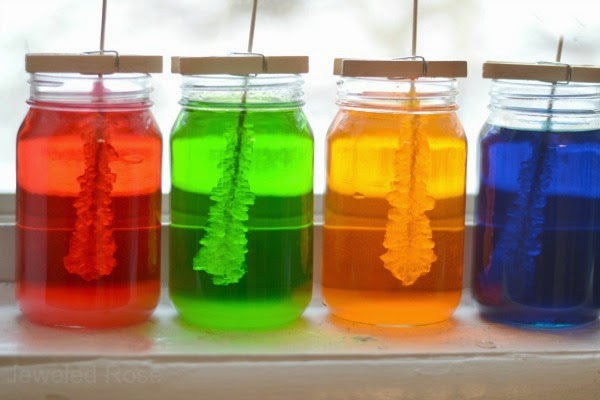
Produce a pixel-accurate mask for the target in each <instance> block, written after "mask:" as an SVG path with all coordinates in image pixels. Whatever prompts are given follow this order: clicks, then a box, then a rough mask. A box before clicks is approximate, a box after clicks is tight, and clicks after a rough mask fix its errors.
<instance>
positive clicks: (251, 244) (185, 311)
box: [169, 75, 313, 329]
mask: <svg viewBox="0 0 600 400" xmlns="http://www.w3.org/2000/svg"><path fill="white" fill-rule="evenodd" d="M302 95H303V92H302V78H301V77H300V76H298V75H258V76H250V77H245V76H231V75H219V76H217V75H213V76H200V75H193V76H184V77H183V85H182V100H181V105H182V110H181V112H180V114H179V117H178V118H177V121H176V122H175V125H174V127H173V131H172V134H171V167H172V168H171V173H172V189H171V233H170V257H171V259H170V279H169V281H170V282H169V287H170V295H171V299H172V300H173V303H174V304H175V307H176V308H177V310H178V311H179V313H180V315H181V317H182V318H183V319H184V320H186V321H189V322H191V323H193V324H196V325H201V326H205V327H211V328H218V329H260V328H268V327H273V326H278V325H283V324H286V323H289V322H291V321H293V320H295V319H296V318H298V317H299V316H300V315H301V314H302V312H303V311H304V309H305V308H306V306H307V305H308V303H309V301H310V297H311V291H312V258H313V256H312V246H313V245H312V243H313V242H312V234H313V225H312V223H313V137H312V133H311V130H310V127H309V125H308V122H307V120H306V117H305V115H304V113H303V112H302V108H301V107H302V105H303V104H304V103H303V101H302Z"/></svg>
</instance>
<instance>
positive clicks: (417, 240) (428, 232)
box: [322, 110, 467, 325]
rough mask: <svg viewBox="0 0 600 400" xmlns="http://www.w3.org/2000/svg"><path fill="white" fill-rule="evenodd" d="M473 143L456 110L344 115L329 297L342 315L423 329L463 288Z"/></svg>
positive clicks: (331, 196)
mask: <svg viewBox="0 0 600 400" xmlns="http://www.w3.org/2000/svg"><path fill="white" fill-rule="evenodd" d="M466 151H467V149H466V141H465V138H464V133H463V130H462V127H461V125H460V122H459V121H458V118H457V117H456V115H455V114H454V113H453V112H445V113H435V114H407V113H374V112H364V111H355V110H341V111H340V112H339V114H338V116H337V117H336V119H335V120H334V122H333V124H332V127H331V129H330V132H329V135H328V177H327V192H326V196H325V226H324V233H323V235H324V239H323V240H324V242H323V276H322V280H323V298H324V300H325V303H326V304H327V306H328V307H329V308H330V310H331V312H332V313H333V314H335V315H336V316H338V317H341V318H344V319H347V320H351V321H357V322H363V323H370V324H385V325H421V324H430V323H435V322H440V321H444V320H446V319H448V318H449V317H450V316H451V315H452V313H453V312H454V310H455V309H456V307H457V306H458V303H459V301H460V295H461V290H462V267H463V242H464V211H465V210H464V204H465V163H466Z"/></svg>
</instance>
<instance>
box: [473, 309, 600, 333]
mask: <svg viewBox="0 0 600 400" xmlns="http://www.w3.org/2000/svg"><path fill="white" fill-rule="evenodd" d="M479 313H480V315H481V317H482V318H484V319H487V320H489V321H493V322H499V323H502V324H507V325H513V326H518V327H521V328H528V329H544V330H546V329H548V330H554V329H556V330H558V329H570V328H577V327H580V326H584V325H587V324H590V323H592V322H594V321H596V319H597V318H598V311H597V310H593V309H590V308H588V309H584V310H580V311H577V312H574V311H573V310H572V309H550V308H539V307H524V306H519V307H514V306H513V307H509V306H504V307H490V306H485V305H482V304H479Z"/></svg>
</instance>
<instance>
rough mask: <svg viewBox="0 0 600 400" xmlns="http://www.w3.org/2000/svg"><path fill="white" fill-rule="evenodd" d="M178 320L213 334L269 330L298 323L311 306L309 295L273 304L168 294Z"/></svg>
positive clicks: (280, 299)
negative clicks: (211, 331) (222, 331)
mask: <svg viewBox="0 0 600 400" xmlns="http://www.w3.org/2000/svg"><path fill="white" fill-rule="evenodd" d="M171 300H172V301H173V304H174V305H175V308H176V309H177V312H178V313H179V316H180V317H181V319H182V320H183V321H185V322H187V323H189V324H191V325H195V326H198V327H202V328H208V329H216V330H268V329H274V328H280V327H283V326H285V325H289V324H291V323H293V322H294V321H295V320H297V319H298V318H299V317H300V316H301V315H302V313H303V312H304V310H305V309H306V307H307V306H308V303H309V302H310V293H308V294H303V295H298V296H294V297H288V298H276V299H272V300H262V301H252V300H241V301H235V300H222V301H211V300H206V299H198V297H194V296H190V295H181V294H176V293H173V292H171Z"/></svg>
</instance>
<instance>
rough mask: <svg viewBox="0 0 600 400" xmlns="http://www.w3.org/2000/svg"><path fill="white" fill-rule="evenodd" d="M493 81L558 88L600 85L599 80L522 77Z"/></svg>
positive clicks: (504, 83)
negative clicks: (525, 78) (553, 79)
mask: <svg viewBox="0 0 600 400" xmlns="http://www.w3.org/2000/svg"><path fill="white" fill-rule="evenodd" d="M492 83H494V84H501V85H506V86H520V87H524V88H525V87H530V88H540V87H556V88H582V87H587V88H590V87H592V88H593V87H599V88H600V83H599V82H547V81H537V80H520V79H492Z"/></svg>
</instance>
